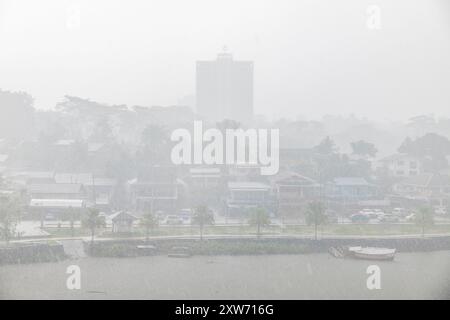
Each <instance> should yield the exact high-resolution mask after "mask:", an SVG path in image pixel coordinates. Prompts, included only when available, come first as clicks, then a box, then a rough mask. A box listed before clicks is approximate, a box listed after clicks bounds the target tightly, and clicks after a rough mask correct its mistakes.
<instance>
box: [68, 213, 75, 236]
mask: <svg viewBox="0 0 450 320" xmlns="http://www.w3.org/2000/svg"><path fill="white" fill-rule="evenodd" d="M67 211H68V213H69V218H70V236H71V237H72V238H73V237H74V236H75V221H74V216H73V208H72V207H69V209H67Z"/></svg>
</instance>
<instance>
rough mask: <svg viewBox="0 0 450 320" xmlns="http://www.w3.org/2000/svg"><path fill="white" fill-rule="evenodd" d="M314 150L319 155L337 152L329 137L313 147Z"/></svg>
mask: <svg viewBox="0 0 450 320" xmlns="http://www.w3.org/2000/svg"><path fill="white" fill-rule="evenodd" d="M314 150H315V151H316V152H317V153H318V154H321V155H331V154H334V153H336V152H337V148H336V145H335V143H334V141H333V140H331V138H330V137H329V136H327V137H325V139H323V140H322V141H321V142H320V143H319V144H318V145H317V146H315V147H314Z"/></svg>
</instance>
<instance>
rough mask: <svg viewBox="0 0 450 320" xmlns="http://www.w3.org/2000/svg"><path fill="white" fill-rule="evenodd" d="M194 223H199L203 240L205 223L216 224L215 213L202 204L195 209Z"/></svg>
mask: <svg viewBox="0 0 450 320" xmlns="http://www.w3.org/2000/svg"><path fill="white" fill-rule="evenodd" d="M192 224H195V225H198V226H199V228H200V240H203V229H204V227H205V225H212V224H214V215H213V214H212V212H211V211H210V210H209V209H208V207H207V206H205V205H200V206H198V207H196V208H195V209H194V214H193V216H192Z"/></svg>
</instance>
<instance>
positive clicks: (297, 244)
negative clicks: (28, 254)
mask: <svg viewBox="0 0 450 320" xmlns="http://www.w3.org/2000/svg"><path fill="white" fill-rule="evenodd" d="M333 246H363V247H386V248H395V249H397V251H398V252H423V251H438V250H450V236H445V237H444V236H443V237H430V238H417V237H411V238H366V239H362V238H345V239H342V238H339V239H332V238H326V239H319V240H314V239H306V238H296V237H279V238H277V237H270V238H264V237H262V238H259V239H257V238H237V237H234V238H206V239H203V240H200V239H194V238H177V239H173V238H158V239H150V240H149V241H145V240H130V239H120V240H119V239H117V240H116V239H115V240H102V241H97V242H95V243H94V244H91V243H90V242H85V243H84V247H85V251H86V253H88V255H90V256H100V257H132V256H144V255H162V254H169V253H171V252H172V251H173V250H174V248H179V247H183V248H184V249H185V250H187V251H188V252H190V253H191V254H193V255H252V254H307V253H320V252H327V251H328V249H329V248H330V247H333Z"/></svg>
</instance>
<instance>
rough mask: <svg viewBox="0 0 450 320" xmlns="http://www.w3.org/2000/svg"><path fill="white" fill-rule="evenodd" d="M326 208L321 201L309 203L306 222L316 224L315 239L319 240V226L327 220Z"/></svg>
mask: <svg viewBox="0 0 450 320" xmlns="http://www.w3.org/2000/svg"><path fill="white" fill-rule="evenodd" d="M326 220H327V219H326V215H325V210H324V207H323V205H322V203H321V202H320V201H313V202H311V203H309V204H308V209H307V211H306V224H307V225H309V226H310V225H314V239H315V240H317V227H318V226H320V225H322V224H325V222H326Z"/></svg>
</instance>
